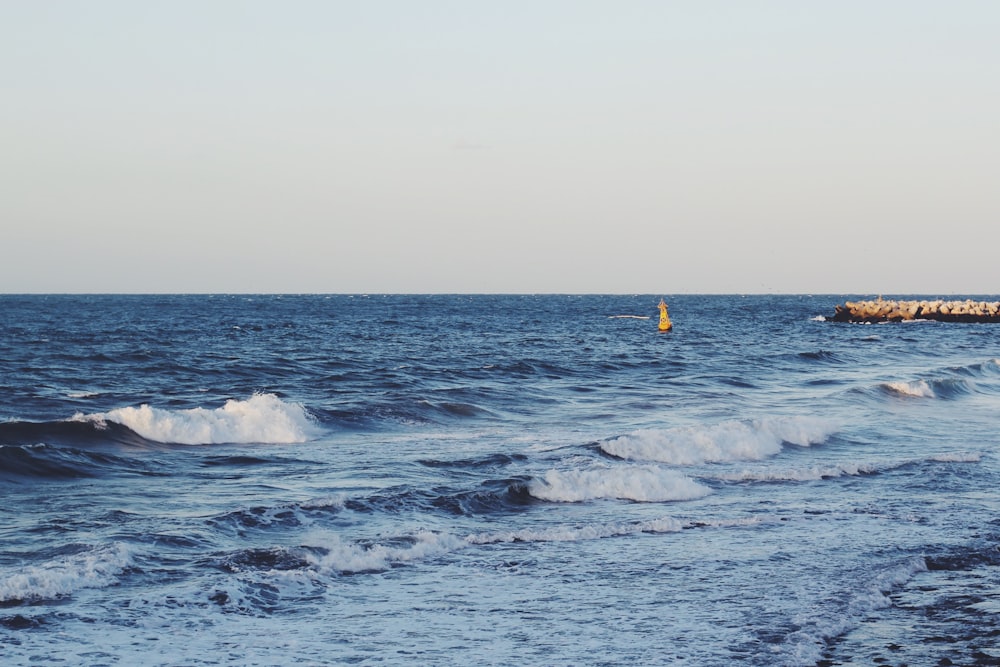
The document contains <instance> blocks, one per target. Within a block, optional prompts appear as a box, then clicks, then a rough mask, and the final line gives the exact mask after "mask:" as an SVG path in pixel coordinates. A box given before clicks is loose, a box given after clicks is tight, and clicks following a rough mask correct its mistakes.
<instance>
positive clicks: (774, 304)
mask: <svg viewBox="0 0 1000 667" xmlns="http://www.w3.org/2000/svg"><path fill="white" fill-rule="evenodd" d="M663 296H666V300H667V302H668V303H669V306H670V317H671V319H672V321H673V325H674V329H673V331H672V332H670V333H665V334H663V333H658V332H657V331H656V326H657V319H656V316H657V308H656V305H657V303H658V302H659V299H660V297H661V295H634V296H632V295H630V296H557V295H552V296H511V295H507V296H487V295H483V296H463V295H433V296H400V295H388V296H384V295H353V296H351V295H336V296H324V295H254V296H249V295H215V296H212V295H200V296H2V297H0V346H2V349H3V352H4V353H3V355H0V357H2V358H0V388H2V391H0V493H2V494H3V496H2V497H3V501H4V502H3V504H2V506H0V658H2V661H3V664H5V665H6V664H9V665H29V664H31V665H37V664H42V665H44V664H57V663H58V664H93V665H97V664H104V665H113V664H121V665H126V664H146V665H177V664H187V665H244V664H261V665H270V664H275V665H284V664H361V665H364V664H378V665H411V664H435V665H468V664H486V665H508V664H513V663H524V664H545V665H621V666H625V665H730V664H733V663H740V664H747V665H861V664H872V663H873V661H877V662H878V663H879V664H909V665H917V664H925V665H937V664H956V665H958V664H961V665H988V664H998V663H1000V639H998V637H1000V620H998V619H1000V616H998V614H1000V606H998V605H997V603H996V600H997V599H1000V595H997V594H998V593H1000V590H998V589H1000V567H998V566H1000V519H998V518H997V517H998V516H1000V500H998V494H997V492H996V489H997V487H998V485H1000V464H998V461H1000V459H998V457H997V451H998V437H997V435H996V432H997V431H996V425H997V417H998V410H1000V325H991V324H966V323H943V322H906V323H889V324H872V325H862V324H847V323H835V322H831V321H827V318H829V317H832V315H833V312H834V307H835V305H836V304H838V303H843V302H844V301H845V300H847V299H856V298H858V297H857V296H856V295H829V296H805V295H791V296H739V295H734V296H694V295H684V296H670V295H663ZM918 296H919V295H918ZM968 296H970V297H973V296H976V295H968ZM964 297H965V295H963V298H964ZM865 298H868V297H865ZM928 298H933V295H930V296H929V297H928ZM977 298H979V297H977ZM983 300H990V301H992V300H995V299H990V298H988V297H985V298H983ZM645 318H649V319H645Z"/></svg>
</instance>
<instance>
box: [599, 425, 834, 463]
mask: <svg viewBox="0 0 1000 667" xmlns="http://www.w3.org/2000/svg"><path fill="white" fill-rule="evenodd" d="M836 431H837V428H836V426H835V425H834V424H833V423H832V422H830V421H829V420H826V419H822V418H818V417H781V418H771V419H763V420H755V421H749V422H747V421H735V420H734V421H726V422H722V423H720V424H714V425H711V426H685V427H676V428H669V429H645V430H641V431H635V432H633V433H630V434H627V435H622V436H618V437H616V438H613V439H611V440H606V441H604V442H601V443H600V449H601V451H603V452H604V453H605V454H608V455H610V456H614V457H616V458H620V459H627V460H639V461H655V462H658V463H668V464H671V465H682V466H691V465H699V464H702V463H722V462H729V461H743V460H751V461H756V460H760V459H764V458H768V457H771V456H774V455H775V454H777V453H778V452H780V451H781V448H782V445H783V443H789V444H793V445H797V446H800V447H808V446H810V445H813V444H818V443H822V442H824V441H825V440H826V439H827V438H828V437H829V436H830V435H832V434H833V433H835V432H836Z"/></svg>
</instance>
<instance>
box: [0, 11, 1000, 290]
mask: <svg viewBox="0 0 1000 667" xmlns="http://www.w3.org/2000/svg"><path fill="white" fill-rule="evenodd" d="M998 36H1000V2H996V1H994V0H982V1H979V2H974V1H964V0H949V1H947V2H943V1H939V0H928V1H918V0H899V1H889V0H886V1H880V0H859V1H853V0H836V1H834V0H831V1H819V0H817V1H808V0H788V1H777V0H775V1H759V2H758V1H753V0H732V1H730V2H720V1H713V0H690V1H683V2H681V1H678V2H671V1H669V0H649V1H643V0H634V1H633V0H606V1H596V0H589V1H588V0H524V1H520V0H504V1H490V2H487V1H485V0H483V1H477V0H454V1H442V0H419V1H418V0H399V1H391V0H356V1H353V2H346V1H344V2H338V1H336V0H315V1H297V0H281V1H279V0H273V1H270V2H263V1H247V0H198V1H187V0H163V1H161V2H157V1H153V0H142V1H137V0H120V1H115V0H86V1H85V0H74V1H59V0H44V1H41V0H0V85H2V88H0V90H2V92H0V96H2V97H0V224H2V233H0V248H2V261H0V292H7V293H10V292H524V293H537V292H573V293H654V294H673V293H684V292H688V293H690V292H695V293H702V292H704V293H709V292H738V293H755V292H793V293H798V292H804V293H885V294H887V295H889V294H901V293H925V294H942V295H943V294H953V293H1000V224H998V223H1000V37H998Z"/></svg>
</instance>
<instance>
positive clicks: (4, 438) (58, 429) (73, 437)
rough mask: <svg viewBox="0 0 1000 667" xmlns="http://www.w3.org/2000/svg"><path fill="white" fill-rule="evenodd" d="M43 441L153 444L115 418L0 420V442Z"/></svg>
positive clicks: (77, 444)
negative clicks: (31, 420)
mask: <svg viewBox="0 0 1000 667" xmlns="http://www.w3.org/2000/svg"><path fill="white" fill-rule="evenodd" d="M42 443H44V444H49V445H68V446H73V447H81V448H87V447H96V446H100V445H107V444H118V445H130V446H138V447H143V446H147V447H148V446H152V445H154V444H155V443H153V442H152V441H150V440H147V439H146V438H143V437H142V436H140V435H139V434H138V433H136V432H135V431H133V430H132V429H130V428H128V427H127V426H124V425H122V424H116V423H114V422H101V421H97V420H91V419H83V418H79V419H72V420H67V421H52V422H23V421H14V422H6V423H0V445H37V444H42Z"/></svg>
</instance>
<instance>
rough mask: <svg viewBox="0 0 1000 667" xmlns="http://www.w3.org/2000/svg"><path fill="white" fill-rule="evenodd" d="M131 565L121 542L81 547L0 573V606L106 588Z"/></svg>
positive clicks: (130, 555)
mask: <svg viewBox="0 0 1000 667" xmlns="http://www.w3.org/2000/svg"><path fill="white" fill-rule="evenodd" d="M133 564H134V556H133V553H132V549H131V548H130V547H128V546H127V545H125V544H123V543H121V542H115V543H112V544H107V545H102V546H85V547H83V548H82V549H81V550H80V551H77V552H76V553H72V554H68V555H63V556H59V557H57V558H53V559H51V560H48V561H46V562H44V563H41V564H39V565H30V566H26V567H22V568H20V569H18V570H16V571H14V572H11V573H9V574H0V603H5V604H8V605H9V604H19V603H29V602H35V601H38V600H55V599H59V598H62V597H66V596H69V595H72V594H73V593H75V592H76V591H78V590H80V589H83V588H103V587H105V586H110V585H113V584H114V583H116V582H117V581H118V579H119V577H120V576H121V574H122V573H123V572H125V571H126V570H128V569H129V568H130V567H132V566H133Z"/></svg>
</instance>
